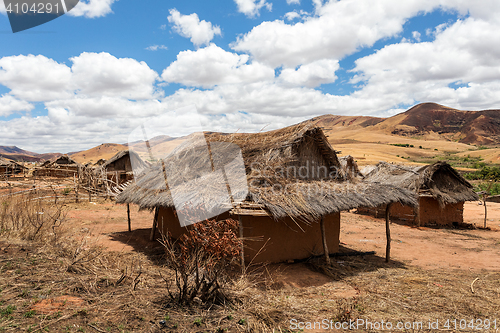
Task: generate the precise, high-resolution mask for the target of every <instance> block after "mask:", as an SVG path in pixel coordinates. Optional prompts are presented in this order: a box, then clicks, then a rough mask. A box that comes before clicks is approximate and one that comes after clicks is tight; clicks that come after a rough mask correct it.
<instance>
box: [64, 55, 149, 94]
mask: <svg viewBox="0 0 500 333" xmlns="http://www.w3.org/2000/svg"><path fill="white" fill-rule="evenodd" d="M70 60H71V61H72V62H73V66H72V67H71V70H72V72H73V77H72V80H73V83H74V85H75V86H76V87H77V90H78V93H79V94H84V95H88V96H119V97H124V98H129V99H148V98H152V97H154V96H155V88H154V86H153V84H154V82H155V81H156V79H157V77H158V74H157V73H156V72H155V71H154V70H152V69H151V68H149V66H148V65H147V64H146V63H145V62H144V61H141V62H139V61H137V60H135V59H131V58H116V57H114V56H112V55H111V54H109V53H106V52H102V53H88V52H84V53H82V54H80V55H79V56H78V57H73V58H71V59H70Z"/></svg>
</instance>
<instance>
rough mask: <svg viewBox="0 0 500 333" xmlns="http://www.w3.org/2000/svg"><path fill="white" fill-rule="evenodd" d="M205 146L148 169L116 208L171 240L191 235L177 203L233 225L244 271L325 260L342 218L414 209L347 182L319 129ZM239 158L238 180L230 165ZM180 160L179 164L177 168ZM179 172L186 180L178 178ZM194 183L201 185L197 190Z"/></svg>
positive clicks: (398, 194)
mask: <svg viewBox="0 0 500 333" xmlns="http://www.w3.org/2000/svg"><path fill="white" fill-rule="evenodd" d="M204 139H205V140H206V142H207V145H208V151H210V154H208V153H206V154H205V153H204V151H206V150H207V148H206V147H205V148H203V147H196V146H195V145H194V144H193V142H191V141H189V140H187V141H186V142H184V143H183V144H182V145H181V146H179V147H177V148H176V150H174V152H173V153H172V154H171V155H169V157H167V158H166V159H165V160H164V161H163V162H162V163H158V164H155V165H153V166H152V167H150V168H149V169H146V171H145V172H144V173H143V174H142V175H141V176H140V177H138V178H137V179H136V180H135V182H134V183H132V184H131V185H129V186H128V187H127V188H126V189H125V190H124V191H123V192H122V193H121V194H119V195H118V197H117V202H118V203H135V204H138V205H139V206H140V207H141V208H145V209H155V210H156V214H155V215H156V216H157V220H156V223H157V225H158V228H159V230H160V231H161V232H162V233H163V234H167V233H170V234H171V235H172V237H173V238H178V237H180V236H181V235H182V234H183V233H185V231H186V230H187V228H189V225H187V226H181V224H180V221H179V211H177V210H176V207H179V206H178V205H176V204H175V202H179V201H181V202H189V204H190V205H189V207H199V206H200V205H201V206H203V207H204V210H206V211H209V212H218V211H219V212H221V213H220V214H219V215H218V216H216V217H214V218H215V219H221V220H222V219H227V218H232V219H235V220H237V221H239V230H240V237H241V238H242V239H243V240H244V260H245V261H246V262H247V263H248V262H250V261H253V262H281V261H286V260H291V259H303V258H307V257H309V256H311V255H313V254H323V253H324V247H323V242H322V240H324V241H325V243H326V244H327V249H328V253H335V252H337V251H338V250H339V233H340V211H343V210H349V209H352V208H357V207H359V206H369V207H377V206H380V205H384V204H388V203H392V202H401V203H403V204H405V205H412V204H416V196H415V195H414V194H413V193H412V192H410V191H407V190H404V189H400V188H397V187H394V186H391V185H380V184H371V183H368V182H363V181H356V182H349V181H347V180H346V176H345V174H344V172H343V170H342V168H341V165H340V162H339V159H338V158H337V155H336V152H335V150H334V149H333V148H332V147H331V145H330V143H329V142H328V140H327V138H326V136H325V135H324V133H323V131H322V130H321V129H320V128H319V127H311V126H309V125H307V124H299V125H295V126H290V127H286V128H283V129H280V130H275V131H271V132H265V133H251V134H250V133H236V134H224V133H213V132H211V133H204ZM221 147H222V148H221ZM235 147H237V148H238V149H234V148H235ZM238 156H240V157H241V159H242V163H243V166H242V169H243V173H241V172H240V171H239V169H238V163H236V162H235V161H236V160H237V157H238ZM180 160H182V161H184V162H185V164H184V165H180V166H179V165H176V162H177V161H180ZM210 165H211V167H210ZM183 167H185V168H187V169H188V170H187V172H182V171H183V170H182V169H183ZM176 168H178V169H179V172H173V173H170V174H169V175H168V176H166V173H167V172H166V170H171V169H173V170H177V169H176ZM235 175H238V177H235ZM167 178H168V179H167ZM186 181H187V182H186ZM197 183H198V184H200V183H201V184H203V185H202V186H195V185H196V184H197ZM172 184H173V186H174V187H173V188H172ZM221 184H223V185H224V184H226V185H227V184H230V186H229V185H228V191H229V192H230V193H231V194H230V196H231V198H232V200H231V201H230V202H229V206H228V200H229V199H228V198H227V197H225V199H226V200H222V199H223V198H222V197H223V196H221V195H220V193H221V192H220V188H221ZM243 187H244V188H245V189H248V191H243V190H242V188H243ZM222 189H225V186H222ZM229 189H230V190H229ZM174 190H175V194H172V193H173V192H172V191H174ZM223 192H224V191H223ZM229 192H228V193H229ZM181 213H182V212H181ZM321 226H323V227H321Z"/></svg>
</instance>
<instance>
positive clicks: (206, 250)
mask: <svg viewBox="0 0 500 333" xmlns="http://www.w3.org/2000/svg"><path fill="white" fill-rule="evenodd" d="M237 227H238V222H237V221H235V220H232V219H227V220H220V221H216V220H206V221H204V222H199V223H197V224H194V225H192V226H189V227H188V231H187V232H186V233H185V234H184V235H182V236H181V237H180V238H179V239H178V240H176V241H173V240H172V238H171V237H170V236H168V235H167V236H163V242H162V243H163V245H164V247H165V253H166V259H167V266H168V267H169V268H171V269H172V270H173V271H174V274H175V278H174V280H175V287H176V288H177V293H176V294H172V293H171V291H170V285H171V283H170V282H169V281H168V280H167V279H165V281H166V282H167V287H168V292H169V296H170V298H171V299H172V300H173V301H175V302H177V303H179V304H186V305H187V304H191V303H192V302H193V301H194V302H202V303H215V304H223V303H225V302H227V301H228V295H227V293H226V290H225V286H226V285H227V283H228V282H229V280H230V276H231V267H232V266H233V264H235V263H236V262H237V259H238V258H239V254H240V251H241V240H240V239H239V238H238V236H237V232H236V230H237Z"/></svg>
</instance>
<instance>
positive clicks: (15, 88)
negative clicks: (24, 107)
mask: <svg viewBox="0 0 500 333" xmlns="http://www.w3.org/2000/svg"><path fill="white" fill-rule="evenodd" d="M0 84H2V85H4V86H6V87H7V88H9V89H10V90H11V91H10V94H11V95H13V96H15V97H17V98H20V99H23V100H26V101H48V100H53V99H58V98H67V97H69V95H70V94H71V69H70V68H69V67H68V66H66V65H64V64H59V63H57V62H56V61H54V60H52V59H49V58H47V57H45V56H43V55H37V56H35V55H31V54H30V55H27V56H24V55H19V56H10V57H3V58H0Z"/></svg>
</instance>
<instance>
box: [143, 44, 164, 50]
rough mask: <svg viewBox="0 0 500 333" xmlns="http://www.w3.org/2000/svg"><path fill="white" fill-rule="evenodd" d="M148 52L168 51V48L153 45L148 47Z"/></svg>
mask: <svg viewBox="0 0 500 333" xmlns="http://www.w3.org/2000/svg"><path fill="white" fill-rule="evenodd" d="M146 50H148V51H158V50H168V47H166V46H165V45H151V46H148V47H146Z"/></svg>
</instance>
